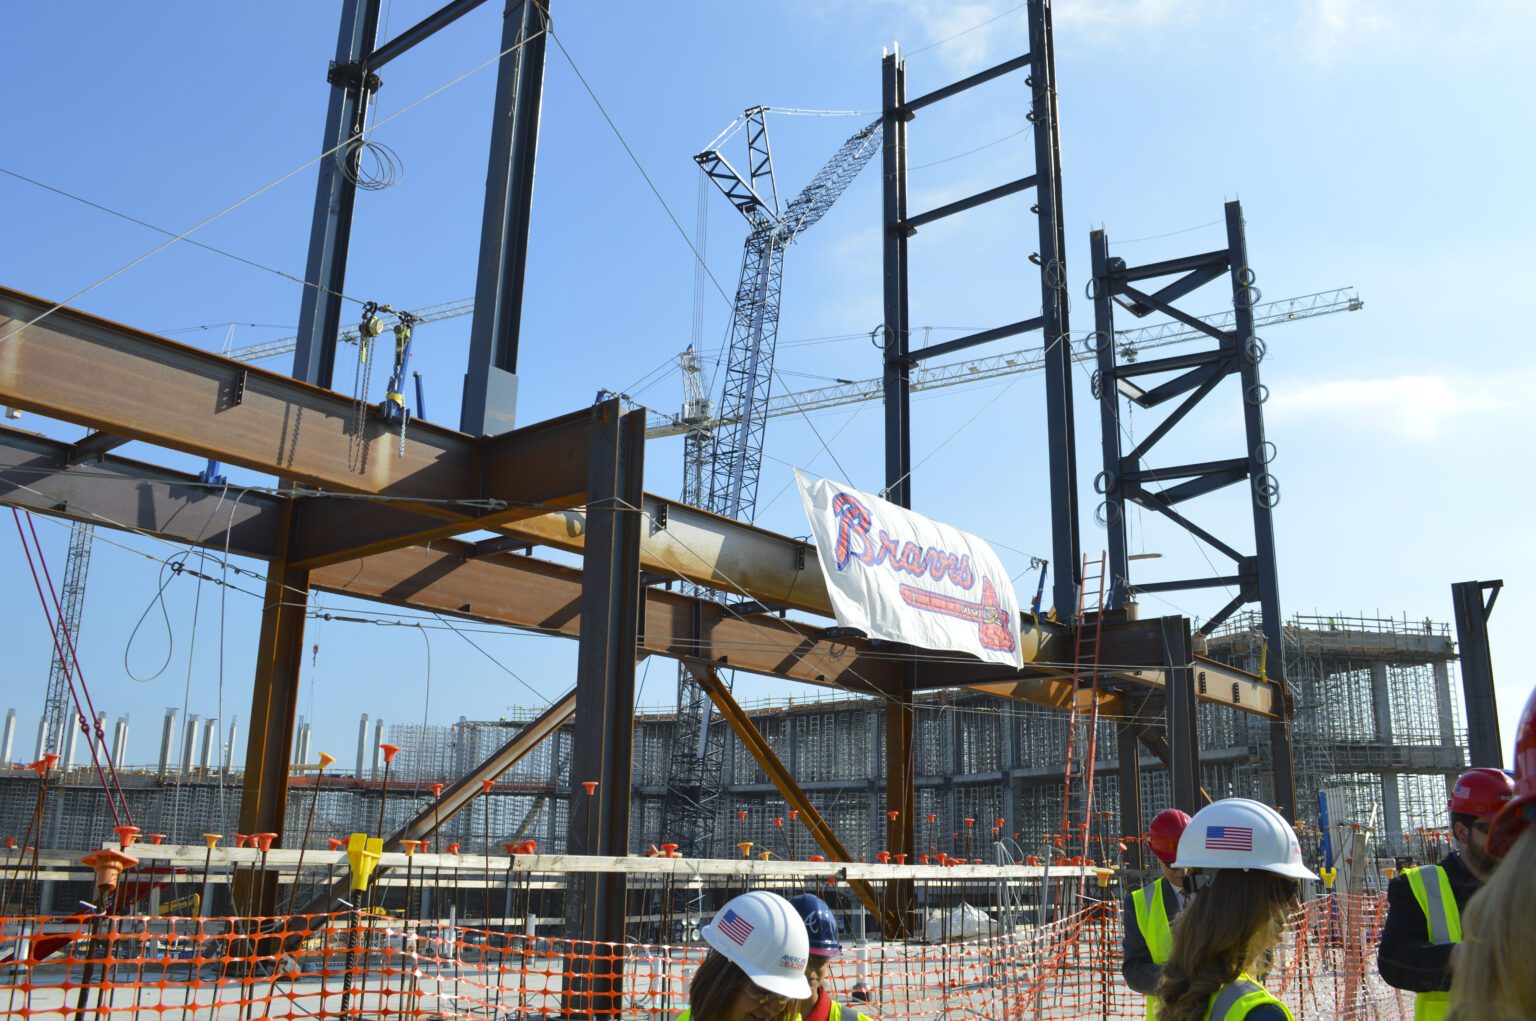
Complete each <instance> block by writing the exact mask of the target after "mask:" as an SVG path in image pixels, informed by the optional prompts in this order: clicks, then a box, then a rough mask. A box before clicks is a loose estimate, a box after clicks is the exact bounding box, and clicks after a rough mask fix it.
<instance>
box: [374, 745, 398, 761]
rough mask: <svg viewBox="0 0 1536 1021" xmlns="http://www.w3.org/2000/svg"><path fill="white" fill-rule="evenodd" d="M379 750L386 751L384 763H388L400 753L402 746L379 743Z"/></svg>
mask: <svg viewBox="0 0 1536 1021" xmlns="http://www.w3.org/2000/svg"><path fill="white" fill-rule="evenodd" d="M379 751H381V752H383V753H384V764H385V765H388V764H389V763H391V762H394V761H395V756H396V755H398V754H400V746H399V745H397V744H381V745H379Z"/></svg>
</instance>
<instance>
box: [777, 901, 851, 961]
mask: <svg viewBox="0 0 1536 1021" xmlns="http://www.w3.org/2000/svg"><path fill="white" fill-rule="evenodd" d="M789 902H790V904H792V905H794V908H795V910H796V911H798V912H800V918H801V920H802V921H803V922H805V933H806V935H807V936H809V937H810V940H811V956H812V957H836V956H837V955H838V954H840V953H842V952H843V945H842V944H841V943H839V942H838V939H837V919H836V918H835V917H834V916H833V914H832V909H831V908H830V907H828V906H827V902H826V901H824V900H822V899H821V898H820V897H818V896H816V895H815V894H814V893H802V894H800V896H798V897H791V898H790V899H789Z"/></svg>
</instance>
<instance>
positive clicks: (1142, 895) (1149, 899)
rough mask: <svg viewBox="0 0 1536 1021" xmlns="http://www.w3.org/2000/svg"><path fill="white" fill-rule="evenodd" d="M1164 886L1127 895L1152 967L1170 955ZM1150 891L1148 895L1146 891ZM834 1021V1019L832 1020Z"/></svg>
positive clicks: (1153, 1006)
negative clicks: (1164, 905) (1133, 907)
mask: <svg viewBox="0 0 1536 1021" xmlns="http://www.w3.org/2000/svg"><path fill="white" fill-rule="evenodd" d="M1166 885H1167V884H1166V883H1165V882H1163V880H1161V879H1154V880H1152V882H1150V883H1148V884H1147V885H1146V886H1143V887H1142V888H1141V889H1140V890H1137V891H1136V892H1134V893H1132V894H1131V904H1132V905H1134V906H1135V908H1136V928H1138V929H1140V930H1141V938H1142V939H1143V940H1145V941H1146V943H1147V952H1148V953H1150V954H1151V955H1152V963H1153V964H1162V963H1163V962H1164V961H1166V960H1168V955H1169V954H1170V953H1172V952H1173V927H1172V926H1170V925H1169V924H1168V911H1167V909H1166V908H1164V907H1163V887H1164V886H1166ZM1148 890H1150V891H1152V892H1151V894H1150V895H1148V893H1147V891H1148ZM1157 1007H1158V1002H1157V997H1155V996H1149V997H1147V1021H1156V1018H1157ZM833 1021H836V1019H833Z"/></svg>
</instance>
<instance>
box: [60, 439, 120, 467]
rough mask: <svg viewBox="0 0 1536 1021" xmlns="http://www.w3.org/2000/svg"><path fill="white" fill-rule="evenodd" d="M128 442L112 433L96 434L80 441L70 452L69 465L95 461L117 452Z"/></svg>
mask: <svg viewBox="0 0 1536 1021" xmlns="http://www.w3.org/2000/svg"><path fill="white" fill-rule="evenodd" d="M127 442H128V438H127V437H126V436H114V435H113V434H112V433H103V432H94V433H91V434H90V435H89V436H87V437H85V438H84V439H82V440H80V441H78V442H77V443H76V444H75V446H74V449H73V450H71V451H70V454H69V463H70V464H80V463H82V462H85V461H94V460H95V459H96V458H98V457H100V456H101V455H103V454H105V453H107V452H108V451H110V450H116V449H117V448H118V447H121V446H122V445H123V444H124V443H127Z"/></svg>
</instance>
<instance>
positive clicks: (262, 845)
mask: <svg viewBox="0 0 1536 1021" xmlns="http://www.w3.org/2000/svg"><path fill="white" fill-rule="evenodd" d="M276 839H277V834H276V833H253V834H251V842H252V843H254V844H255V845H256V846H257V848H259V849H260V850H261V853H262V854H266V853H267V852H268V851H270V850H272V841H274V840H276Z"/></svg>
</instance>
